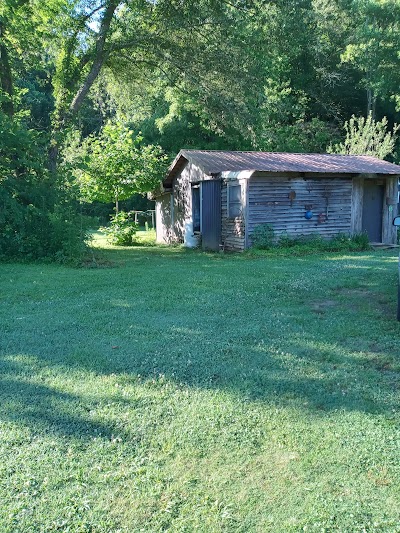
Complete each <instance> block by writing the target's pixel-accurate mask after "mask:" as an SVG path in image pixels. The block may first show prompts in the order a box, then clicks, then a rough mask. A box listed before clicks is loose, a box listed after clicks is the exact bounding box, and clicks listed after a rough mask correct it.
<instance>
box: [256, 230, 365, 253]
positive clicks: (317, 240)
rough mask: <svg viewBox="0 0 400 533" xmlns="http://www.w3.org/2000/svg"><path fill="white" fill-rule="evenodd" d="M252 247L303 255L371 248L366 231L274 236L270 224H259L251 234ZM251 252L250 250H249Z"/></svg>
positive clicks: (357, 250)
mask: <svg viewBox="0 0 400 533" xmlns="http://www.w3.org/2000/svg"><path fill="white" fill-rule="evenodd" d="M251 241H252V245H253V249H255V250H269V251H271V252H276V253H280V252H285V251H289V249H290V254H292V255H305V254H309V253H319V252H363V251H366V250H370V249H371V245H370V243H369V238H368V235H367V234H366V233H359V234H356V235H352V236H351V237H350V236H348V235H345V234H338V235H335V236H334V237H332V238H330V239H327V238H324V237H322V236H321V235H318V234H315V235H299V236H297V237H293V236H290V235H287V234H284V235H279V236H276V235H275V232H274V229H273V227H272V226H271V225H270V224H259V225H258V226H256V227H255V228H254V230H253V233H252V234H251ZM250 253H252V250H250Z"/></svg>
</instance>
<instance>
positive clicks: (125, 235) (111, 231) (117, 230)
mask: <svg viewBox="0 0 400 533" xmlns="http://www.w3.org/2000/svg"><path fill="white" fill-rule="evenodd" d="M100 229H101V231H103V233H105V234H106V235H107V240H108V242H109V243H110V244H114V245H116V246H132V245H133V244H134V242H135V236H136V233H137V231H138V229H139V225H138V224H137V223H136V222H135V221H134V220H133V219H132V213H126V212H125V211H119V212H118V213H116V214H115V215H114V216H112V217H111V222H110V225H109V226H106V227H102V228H100Z"/></svg>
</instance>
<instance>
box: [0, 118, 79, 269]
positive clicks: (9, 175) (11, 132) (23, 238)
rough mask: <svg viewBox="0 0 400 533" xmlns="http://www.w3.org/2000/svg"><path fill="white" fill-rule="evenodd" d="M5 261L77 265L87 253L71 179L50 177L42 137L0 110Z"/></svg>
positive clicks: (0, 231)
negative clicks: (43, 261) (68, 183)
mask: <svg viewBox="0 0 400 533" xmlns="http://www.w3.org/2000/svg"><path fill="white" fill-rule="evenodd" d="M0 131H1V132H2V135H0V259H1V260H8V259H13V260H16V259H17V260H24V261H26V260H38V259H46V260H53V261H62V262H72V263H76V262H79V261H80V260H81V259H82V254H83V253H84V252H85V250H86V244H85V242H86V240H87V233H86V228H85V227H84V226H85V224H84V219H83V218H82V217H80V216H79V215H78V214H77V210H76V201H75V200H74V197H73V191H72V187H70V185H67V180H68V176H61V175H59V176H51V175H50V174H49V172H48V170H47V159H46V157H47V152H46V150H45V149H44V148H45V145H44V144H43V142H44V141H43V139H42V138H41V136H40V135H39V134H37V133H35V132H33V131H31V130H28V129H27V128H26V127H25V126H24V125H23V124H21V123H19V122H18V121H17V120H16V119H11V118H9V117H7V116H6V115H4V113H1V111H0Z"/></svg>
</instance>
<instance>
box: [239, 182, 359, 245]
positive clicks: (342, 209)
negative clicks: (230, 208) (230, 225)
mask: <svg viewBox="0 0 400 533" xmlns="http://www.w3.org/2000/svg"><path fill="white" fill-rule="evenodd" d="M352 188H353V187H352V180H351V179H350V178H343V176H342V177H341V178H340V179H338V178H332V177H329V179H327V178H325V179H324V178H321V179H309V180H307V179H304V178H299V177H294V178H293V176H292V177H291V179H289V178H286V179H284V178H283V177H279V178H277V177H273V178H266V177H265V176H258V177H257V178H256V179H253V178H252V179H251V180H250V181H249V193H248V198H249V215H248V216H249V221H248V226H247V233H248V235H249V237H250V235H251V232H252V231H253V230H254V227H255V226H257V225H258V224H271V226H272V227H273V228H274V231H275V234H276V235H280V234H283V233H286V234H288V235H291V234H292V235H300V234H303V235H312V234H313V233H318V234H321V235H322V236H325V237H332V236H334V235H336V234H337V233H346V234H348V233H350V229H351V196H352ZM291 192H294V193H295V197H294V198H290V193H291ZM309 206H310V207H309ZM307 209H310V210H312V211H313V213H314V216H313V218H312V219H311V220H307V219H306V218H305V217H304V215H305V212H306V210H307ZM319 214H321V215H323V216H324V219H323V221H322V219H321V218H318V215H319Z"/></svg>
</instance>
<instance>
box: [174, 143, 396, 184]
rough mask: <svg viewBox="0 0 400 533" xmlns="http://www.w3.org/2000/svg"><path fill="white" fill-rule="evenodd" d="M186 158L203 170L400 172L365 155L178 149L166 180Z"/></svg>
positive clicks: (212, 171)
mask: <svg viewBox="0 0 400 533" xmlns="http://www.w3.org/2000/svg"><path fill="white" fill-rule="evenodd" d="M186 161H190V162H192V163H194V164H195V165H196V166H198V167H200V168H201V169H202V170H203V171H204V172H205V173H206V174H218V173H220V172H224V171H239V170H252V171H260V172H307V173H323V174H326V173H333V174H391V175H399V176H400V166H398V165H394V164H392V163H388V162H387V161H382V160H381V159H377V158H375V157H370V156H365V155H338V154H289V153H277V152H229V151H217V150H181V151H180V152H179V154H178V155H177V157H176V158H175V160H174V162H173V163H172V165H171V167H170V169H169V172H168V175H167V177H166V180H165V181H170V180H171V179H172V178H173V176H174V175H175V174H176V173H177V172H179V170H180V169H181V168H182V167H183V165H184V164H185V163H186Z"/></svg>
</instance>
